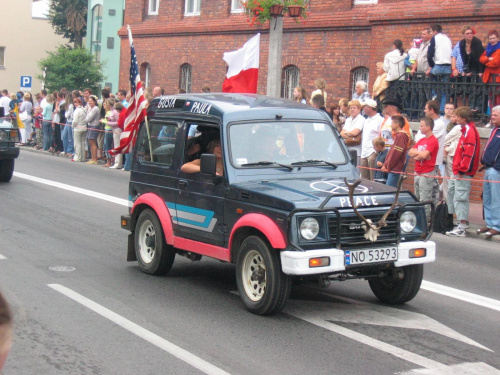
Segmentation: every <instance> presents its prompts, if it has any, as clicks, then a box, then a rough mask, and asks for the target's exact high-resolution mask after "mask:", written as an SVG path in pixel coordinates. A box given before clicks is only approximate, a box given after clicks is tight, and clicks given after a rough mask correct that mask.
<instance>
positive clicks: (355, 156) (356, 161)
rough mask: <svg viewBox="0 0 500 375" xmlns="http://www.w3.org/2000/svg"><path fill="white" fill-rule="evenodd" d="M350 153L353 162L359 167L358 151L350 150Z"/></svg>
mask: <svg viewBox="0 0 500 375" xmlns="http://www.w3.org/2000/svg"><path fill="white" fill-rule="evenodd" d="M349 155H350V156H351V163H352V164H353V165H354V166H355V167H357V166H358V152H357V151H356V150H349Z"/></svg>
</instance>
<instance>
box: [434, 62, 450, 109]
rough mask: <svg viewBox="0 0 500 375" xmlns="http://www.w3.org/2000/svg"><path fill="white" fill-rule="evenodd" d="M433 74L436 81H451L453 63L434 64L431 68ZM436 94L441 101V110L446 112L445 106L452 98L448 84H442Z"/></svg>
mask: <svg viewBox="0 0 500 375" xmlns="http://www.w3.org/2000/svg"><path fill="white" fill-rule="evenodd" d="M431 76H432V80H433V81H434V82H449V81H450V76H451V65H434V67H433V68H432V70H431ZM438 93H439V95H438ZM436 95H437V96H438V99H437V100H438V101H439V100H440V101H441V106H440V111H441V112H444V106H445V105H446V103H447V102H448V100H449V99H450V96H449V93H448V91H447V90H446V86H444V85H442V86H441V85H440V86H439V90H438V92H437V93H436ZM439 98H441V99H439Z"/></svg>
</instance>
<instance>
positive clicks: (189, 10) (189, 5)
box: [184, 0, 201, 16]
mask: <svg viewBox="0 0 500 375" xmlns="http://www.w3.org/2000/svg"><path fill="white" fill-rule="evenodd" d="M200 4H201V0H186V4H185V7H186V8H185V11H184V15H185V16H199V15H200Z"/></svg>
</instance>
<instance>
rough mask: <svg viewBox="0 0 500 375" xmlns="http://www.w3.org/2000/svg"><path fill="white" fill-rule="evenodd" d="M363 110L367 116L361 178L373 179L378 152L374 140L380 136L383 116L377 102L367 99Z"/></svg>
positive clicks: (363, 137)
mask: <svg viewBox="0 0 500 375" xmlns="http://www.w3.org/2000/svg"><path fill="white" fill-rule="evenodd" d="M361 104H362V105H363V111H364V113H365V115H366V116H367V118H366V120H365V124H364V126H363V133H362V136H361V160H360V168H361V170H360V174H361V178H364V179H366V180H372V181H373V176H374V174H375V168H376V159H377V153H376V152H375V149H374V148H373V140H374V139H375V138H377V137H378V136H379V131H380V125H381V124H382V120H383V118H382V116H380V114H379V113H378V112H377V102H376V101H375V100H373V99H366V100H365V101H364V102H363V103H361Z"/></svg>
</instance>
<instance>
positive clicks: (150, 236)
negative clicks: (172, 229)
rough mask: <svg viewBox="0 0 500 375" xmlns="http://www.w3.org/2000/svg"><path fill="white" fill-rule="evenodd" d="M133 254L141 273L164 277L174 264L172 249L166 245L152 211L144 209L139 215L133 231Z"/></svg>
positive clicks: (161, 230) (160, 227) (156, 218)
mask: <svg viewBox="0 0 500 375" xmlns="http://www.w3.org/2000/svg"><path fill="white" fill-rule="evenodd" d="M134 243H135V254H136V256H137V262H138V263H139V268H140V269H141V271H142V272H144V273H147V274H149V275H165V274H167V273H168V271H170V269H171V268H172V264H173V263H174V258H175V251H174V248H173V247H172V246H170V245H168V244H167V243H166V241H165V236H164V235H163V229H162V226H161V224H160V221H159V220H158V217H157V216H156V214H155V213H154V211H153V210H150V209H145V210H144V211H142V212H141V214H140V215H139V219H138V220H137V224H136V226H135V231H134Z"/></svg>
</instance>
